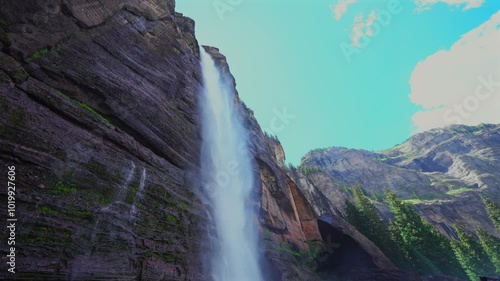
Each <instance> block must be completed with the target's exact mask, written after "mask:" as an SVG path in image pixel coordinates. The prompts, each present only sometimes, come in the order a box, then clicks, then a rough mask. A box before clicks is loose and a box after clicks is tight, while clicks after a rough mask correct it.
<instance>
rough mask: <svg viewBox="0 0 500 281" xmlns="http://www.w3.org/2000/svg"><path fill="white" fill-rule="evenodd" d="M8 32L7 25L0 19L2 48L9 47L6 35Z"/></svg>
mask: <svg viewBox="0 0 500 281" xmlns="http://www.w3.org/2000/svg"><path fill="white" fill-rule="evenodd" d="M8 32H9V26H8V25H7V23H6V22H5V21H3V20H1V19H0V43H2V44H3V45H4V46H9V45H10V44H9V36H8V35H7V33H8Z"/></svg>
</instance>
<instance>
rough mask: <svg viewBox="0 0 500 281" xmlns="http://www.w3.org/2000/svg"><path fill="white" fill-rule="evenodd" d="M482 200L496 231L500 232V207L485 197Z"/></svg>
mask: <svg viewBox="0 0 500 281" xmlns="http://www.w3.org/2000/svg"><path fill="white" fill-rule="evenodd" d="M482 198H483V202H484V205H486V212H487V213H488V216H489V217H490V219H491V221H492V222H493V225H494V226H495V227H496V229H498V230H500V205H499V204H498V203H497V202H495V201H493V200H491V199H490V198H486V197H484V196H483V197H482Z"/></svg>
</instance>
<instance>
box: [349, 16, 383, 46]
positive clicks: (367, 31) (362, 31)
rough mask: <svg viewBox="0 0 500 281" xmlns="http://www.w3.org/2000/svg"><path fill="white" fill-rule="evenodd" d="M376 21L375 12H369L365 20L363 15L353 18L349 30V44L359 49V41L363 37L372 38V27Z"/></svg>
mask: <svg viewBox="0 0 500 281" xmlns="http://www.w3.org/2000/svg"><path fill="white" fill-rule="evenodd" d="M376 19H377V15H376V13H375V11H371V12H370V14H368V16H367V17H366V18H365V16H364V15H363V13H359V14H357V15H356V16H355V17H354V22H353V24H352V29H351V34H350V37H351V44H352V45H353V46H354V47H359V40H360V39H361V38H362V37H363V36H368V37H370V36H372V35H373V29H372V25H373V23H374V22H375V20H376Z"/></svg>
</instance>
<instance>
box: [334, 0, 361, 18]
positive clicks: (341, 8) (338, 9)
mask: <svg viewBox="0 0 500 281" xmlns="http://www.w3.org/2000/svg"><path fill="white" fill-rule="evenodd" d="M356 1H357V0H338V2H337V4H336V5H333V4H330V9H331V10H332V13H333V16H334V17H335V19H336V20H340V19H341V18H342V16H343V15H344V14H345V13H346V12H347V8H348V7H349V5H351V4H354V3H356Z"/></svg>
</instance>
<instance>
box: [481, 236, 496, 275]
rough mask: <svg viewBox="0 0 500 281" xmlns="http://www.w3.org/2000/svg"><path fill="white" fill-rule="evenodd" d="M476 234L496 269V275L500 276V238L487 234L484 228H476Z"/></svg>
mask: <svg viewBox="0 0 500 281" xmlns="http://www.w3.org/2000/svg"><path fill="white" fill-rule="evenodd" d="M476 233H477V235H478V236H479V243H481V246H482V247H483V249H484V252H485V253H486V255H488V258H489V259H490V261H491V263H492V264H493V266H494V267H495V269H496V274H500V238H498V237H495V236H493V235H491V234H489V233H487V232H486V231H484V229H482V228H476Z"/></svg>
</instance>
